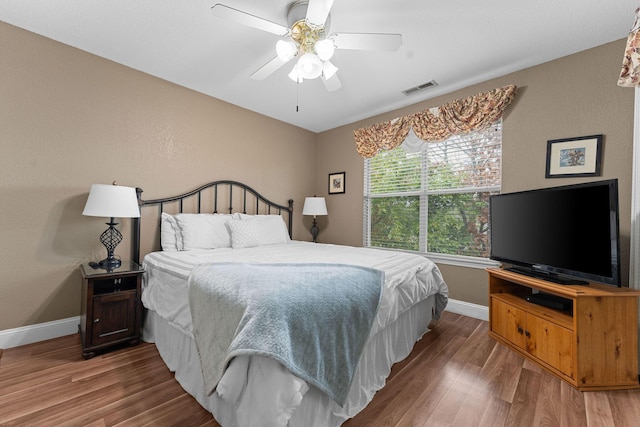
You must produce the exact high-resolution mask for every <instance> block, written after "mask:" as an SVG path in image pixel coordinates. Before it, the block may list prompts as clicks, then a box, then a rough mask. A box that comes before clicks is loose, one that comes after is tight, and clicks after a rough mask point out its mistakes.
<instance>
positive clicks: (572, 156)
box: [545, 135, 602, 178]
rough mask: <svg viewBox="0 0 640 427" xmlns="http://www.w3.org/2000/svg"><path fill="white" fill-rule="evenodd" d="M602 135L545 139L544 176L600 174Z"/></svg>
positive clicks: (560, 176)
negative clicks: (545, 168)
mask: <svg viewBox="0 0 640 427" xmlns="http://www.w3.org/2000/svg"><path fill="white" fill-rule="evenodd" d="M601 157H602V135H590V136H579V137H576V138H566V139H553V140H549V141H547V171H546V174H545V177H546V178H562V177H570V176H598V175H600V168H601Z"/></svg>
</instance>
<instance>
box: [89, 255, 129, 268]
mask: <svg viewBox="0 0 640 427" xmlns="http://www.w3.org/2000/svg"><path fill="white" fill-rule="evenodd" d="M89 265H90V266H91V267H93V268H104V269H105V270H114V269H116V268H118V267H120V266H121V265H122V261H120V260H119V259H118V258H105V259H103V260H101V261H98V262H93V261H92V262H90V263H89Z"/></svg>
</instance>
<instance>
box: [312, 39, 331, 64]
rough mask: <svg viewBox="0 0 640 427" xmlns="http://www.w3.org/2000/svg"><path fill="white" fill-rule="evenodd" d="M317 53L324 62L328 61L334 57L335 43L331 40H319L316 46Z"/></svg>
mask: <svg viewBox="0 0 640 427" xmlns="http://www.w3.org/2000/svg"><path fill="white" fill-rule="evenodd" d="M314 47H315V49H316V53H317V54H318V58H320V59H321V60H323V61H328V60H329V59H331V57H332V56H333V52H335V50H336V47H335V46H334V45H333V41H332V40H330V39H324V40H318V41H317V42H316V44H315V46H314Z"/></svg>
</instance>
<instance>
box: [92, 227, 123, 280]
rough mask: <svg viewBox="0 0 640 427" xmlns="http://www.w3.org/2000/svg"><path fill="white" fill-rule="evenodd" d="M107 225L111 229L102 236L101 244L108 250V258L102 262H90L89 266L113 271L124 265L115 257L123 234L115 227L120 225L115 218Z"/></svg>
mask: <svg viewBox="0 0 640 427" xmlns="http://www.w3.org/2000/svg"><path fill="white" fill-rule="evenodd" d="M107 225H108V226H109V228H107V229H106V230H104V232H103V233H102V234H101V235H100V242H101V243H102V244H103V245H104V247H105V248H106V249H107V257H106V258H105V259H103V260H102V261H100V262H90V263H89V265H90V266H91V267H93V268H104V269H106V270H113V269H116V268H118V267H120V266H121V265H122V261H120V260H119V259H118V258H116V257H115V256H114V255H113V251H114V250H115V248H116V246H118V243H120V242H121V241H122V233H120V232H119V231H118V229H117V228H116V227H115V226H116V225H118V223H117V222H115V221H114V218H111V221H110V222H108V223H107Z"/></svg>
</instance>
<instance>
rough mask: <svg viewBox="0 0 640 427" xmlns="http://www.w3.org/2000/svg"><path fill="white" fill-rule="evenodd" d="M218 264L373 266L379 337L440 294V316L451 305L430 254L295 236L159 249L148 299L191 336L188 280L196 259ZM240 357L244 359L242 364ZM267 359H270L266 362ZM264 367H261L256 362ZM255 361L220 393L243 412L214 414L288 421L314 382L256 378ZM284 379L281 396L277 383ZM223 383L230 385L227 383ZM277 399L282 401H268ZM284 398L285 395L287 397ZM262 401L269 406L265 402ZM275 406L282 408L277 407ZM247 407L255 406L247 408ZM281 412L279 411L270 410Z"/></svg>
mask: <svg viewBox="0 0 640 427" xmlns="http://www.w3.org/2000/svg"><path fill="white" fill-rule="evenodd" d="M211 262H248V263H261V262H265V263H278V262H288V263H309V262H323V263H342V264H352V265H359V266H364V267H372V268H376V269H380V270H383V271H384V272H385V283H384V287H383V295H382V299H381V303H380V307H379V310H378V315H377V317H376V319H375V320H374V324H373V327H372V331H371V336H373V335H375V334H376V333H378V332H379V331H381V330H382V329H384V328H385V327H386V326H387V325H389V324H391V323H392V322H394V321H395V320H396V319H398V317H399V316H400V315H402V314H403V313H404V312H406V311H407V310H409V309H410V308H411V307H412V306H413V305H415V304H417V303H418V302H419V301H422V300H424V299H426V298H428V297H429V296H430V295H436V301H435V308H434V318H436V319H437V318H438V317H439V315H440V313H441V312H442V310H443V309H444V307H445V306H446V303H447V296H448V292H447V286H446V284H445V282H444V280H443V279H442V277H441V275H440V272H439V271H438V269H437V267H436V266H435V264H433V263H432V262H431V261H430V260H428V259H427V258H425V257H423V256H420V255H414V254H408V253H402V252H396V251H385V250H375V249H365V248H356V247H347V246H339V245H328V244H315V243H309V242H298V241H293V242H290V243H288V244H282V245H273V246H261V247H255V248H246V249H215V250H206V251H205V250H201V251H184V252H156V253H152V254H149V255H147V256H146V257H145V259H144V263H143V264H144V266H145V267H146V271H147V272H146V274H145V280H144V283H143V294H142V301H143V303H144V305H145V307H146V308H148V309H150V310H153V311H154V312H155V313H157V314H158V315H159V316H161V317H162V318H164V319H166V320H167V321H168V322H169V323H170V324H171V325H173V326H174V327H176V328H177V329H179V330H181V331H183V332H184V333H185V334H187V335H189V336H193V334H192V324H191V311H190V307H189V304H188V288H187V279H188V277H189V274H190V272H191V270H192V268H193V267H194V266H196V265H201V264H207V263H211ZM234 363H237V365H236V366H234ZM259 363H260V364H262V362H259ZM256 366H258V365H256ZM251 369H252V367H251V362H250V361H248V360H242V359H241V358H237V359H234V361H233V363H232V364H231V365H230V366H229V369H228V370H227V372H226V373H225V375H224V376H223V378H222V380H221V382H220V385H219V387H218V390H217V393H218V394H220V396H221V398H222V399H224V400H225V401H227V402H228V403H230V405H229V406H230V407H233V408H237V411H238V412H237V414H231V415H229V414H218V413H214V415H215V416H216V419H217V420H218V422H220V423H221V424H222V425H223V426H225V427H227V426H235V425H252V423H255V424H254V425H262V426H267V425H273V426H276V425H286V422H287V421H288V419H289V418H290V417H291V414H292V413H293V412H294V411H295V407H296V405H298V404H299V402H300V400H301V399H302V397H303V396H304V393H305V392H306V391H307V389H308V387H307V385H306V384H305V383H304V381H301V380H300V379H298V378H296V377H295V376H293V375H291V374H290V373H288V371H286V370H283V371H278V370H275V371H274V370H273V369H269V375H270V377H269V378H268V379H265V381H263V382H262V384H253V383H255V382H256V381H255V379H254V378H252V375H251V374H250V372H251ZM274 383H278V384H282V387H283V391H282V392H281V393H280V394H279V395H278V396H282V397H281V398H280V399H281V400H277V399H278V398H279V397H278V396H276V393H273V390H272V389H273V384H274ZM221 386H222V387H221ZM266 397H268V398H269V399H276V401H268V402H267V401H266ZM283 399H284V400H283ZM260 405H262V406H260ZM274 407H276V408H280V409H279V410H277V411H275V412H274ZM243 408H247V409H243ZM269 412H274V413H273V414H267V413H269Z"/></svg>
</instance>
